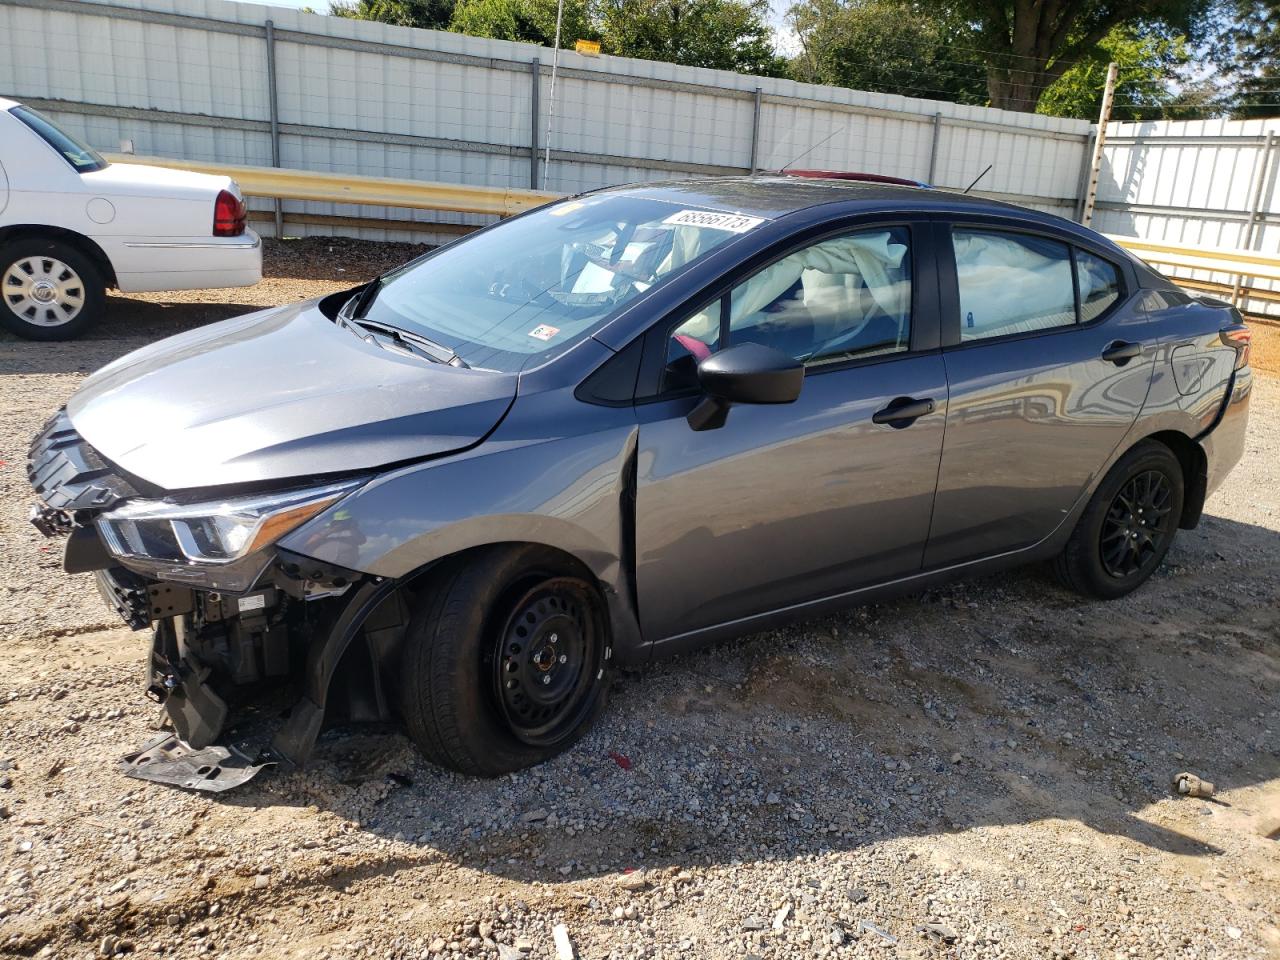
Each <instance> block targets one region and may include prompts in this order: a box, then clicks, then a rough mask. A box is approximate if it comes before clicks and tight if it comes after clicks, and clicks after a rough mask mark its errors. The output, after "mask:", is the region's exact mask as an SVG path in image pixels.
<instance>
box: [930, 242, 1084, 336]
mask: <svg viewBox="0 0 1280 960" xmlns="http://www.w3.org/2000/svg"><path fill="white" fill-rule="evenodd" d="M952 243H953V246H954V248H955V257H956V280H957V282H958V285H959V292H960V340H961V342H965V341H969V340H983V339H987V338H989V337H1003V336H1008V335H1009V334H1015V333H1033V332H1035V331H1037V330H1050V329H1053V328H1054V327H1069V326H1072V325H1074V324H1075V322H1076V298H1075V284H1074V282H1073V280H1072V276H1071V249H1070V248H1069V247H1068V246H1067V245H1066V244H1065V243H1059V242H1058V241H1056V240H1049V239H1047V238H1045V237H1034V236H1028V235H1026V234H1018V233H1000V232H998V231H992V230H970V229H964V228H959V227H958V228H956V229H955V230H954V231H953V233H952Z"/></svg>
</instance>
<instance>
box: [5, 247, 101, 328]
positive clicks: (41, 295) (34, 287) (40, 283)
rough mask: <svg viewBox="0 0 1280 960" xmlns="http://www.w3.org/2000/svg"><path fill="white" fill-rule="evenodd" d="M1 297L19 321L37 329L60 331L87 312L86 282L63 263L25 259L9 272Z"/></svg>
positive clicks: (42, 258) (20, 260) (12, 265)
mask: <svg viewBox="0 0 1280 960" xmlns="http://www.w3.org/2000/svg"><path fill="white" fill-rule="evenodd" d="M0 297H3V298H4V305H5V306H6V307H8V308H9V311H10V312H11V313H13V314H14V315H15V316H16V317H18V319H20V320H24V321H26V322H27V323H30V324H32V325H33V326H37V327H60V326H62V325H63V324H64V323H70V322H71V321H72V320H74V319H75V318H76V317H77V316H79V315H80V311H81V310H83V309H84V301H85V289H84V281H83V280H81V279H80V274H78V273H76V272H75V271H74V270H72V269H71V267H69V266H67V265H66V264H65V263H63V262H62V261H61V260H56V259H54V258H53V257H41V256H30V257H22V258H21V259H19V260H16V261H14V262H13V263H11V264H9V266H8V267H6V268H5V271H4V277H3V278H0Z"/></svg>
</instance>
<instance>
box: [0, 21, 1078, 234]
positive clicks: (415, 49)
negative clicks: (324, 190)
mask: <svg viewBox="0 0 1280 960" xmlns="http://www.w3.org/2000/svg"><path fill="white" fill-rule="evenodd" d="M321 2H323V0H321ZM551 55H552V51H551V50H548V49H545V48H542V47H536V46H532V45H529V44H518V43H508V42H505V41H497V40H485V39H480V38H476V37H467V36H462V35H459V34H453V33H442V32H437V31H427V30H415V29H410V28H404V27H393V26H387V25H385V24H380V23H368V22H362V21H355V20H344V19H339V18H335V17H323V16H316V15H311V14H304V13H300V12H298V11H295V10H285V9H279V8H270V7H262V6H257V5H252V4H241V3H232V2H226V0H101V2H100V0H0V95H7V96H11V97H13V98H15V99H19V100H24V101H26V102H28V103H30V104H31V105H33V106H35V107H37V108H39V109H41V110H44V111H46V112H48V113H50V114H51V115H52V116H54V117H55V118H56V119H57V120H58V122H60V123H62V124H64V125H65V126H66V127H67V128H68V129H69V130H70V131H72V132H74V133H77V134H79V135H81V136H83V137H84V138H85V139H86V140H87V141H88V142H90V143H91V144H92V145H94V146H96V147H99V148H102V149H104V150H117V149H119V145H120V141H122V140H130V141H132V143H133V147H134V149H135V151H136V152H137V153H139V154H151V155H157V156H168V157H176V158H184V159H191V160H204V161H210V162H221V163H232V164H249V165H259V166H270V165H278V166H283V167H292V168H298V169H305V170H320V171H326V172H335V173H354V174H365V175H372V176H385V177H406V178H416V179H422V180H437V181H445V182H452V183H467V184H483V185H488V186H499V187H501V186H518V187H529V186H534V185H536V186H538V187H545V189H548V190H552V191H556V192H561V193H569V192H576V191H579V190H584V189H592V188H596V187H601V186H606V185H609V184H615V183H625V182H632V181H638V180H652V179H669V178H671V177H680V176H687V175H691V174H692V175H709V174H724V173H746V172H748V171H750V170H752V169H777V168H779V167H781V166H783V165H785V164H787V163H788V162H790V161H797V160H799V164H798V165H800V166H805V167H816V168H823V169H843V170H865V171H873V172H879V173H888V174H893V175H896V176H904V177H911V178H915V179H921V180H929V181H931V182H934V183H937V184H939V185H943V186H952V187H963V186H965V185H967V184H968V182H969V181H971V180H972V179H973V178H974V177H976V176H977V175H978V173H980V172H981V171H982V169H983V168H984V167H985V166H987V164H989V163H992V164H994V168H993V170H992V172H991V173H990V174H988V175H987V177H985V178H984V179H983V181H982V183H981V184H980V188H979V189H978V190H976V191H975V192H977V193H983V194H986V195H988V196H996V197H1001V198H1004V199H1009V200H1012V201H1014V202H1017V203H1023V204H1026V205H1028V206H1034V207H1037V208H1040V209H1044V210H1049V211H1053V212H1057V213H1062V214H1064V215H1067V216H1071V215H1072V214H1073V213H1074V211H1075V208H1076V197H1077V195H1078V193H1079V186H1080V180H1081V175H1082V172H1083V169H1084V166H1085V160H1086V149H1087V142H1088V135H1089V124H1087V123H1085V122H1083V121H1078V120H1062V119H1057V118H1052V117H1041V116H1034V115H1028V114H1020V113H1011V112H1007V111H1002V110H989V109H985V108H980V107H967V106H961V105H958V104H952V103H942V102H938V101H932V100H917V99H911V98H907V97H898V96H892V95H887V94H875V93H864V92H860V91H854V90H847V89H843V88H837V87H821V86H814V85H809V84H800V83H795V82H793V81H788V80H773V79H767V78H760V77H750V76H744V75H741V74H734V73H728V72H724V71H716V70H703V69H698V68H692V67H680V66H675V65H672V64H665V63H654V62H650V61H643V60H630V59H625V58H620V57H602V58H598V59H597V58H587V57H582V56H579V55H577V54H575V53H567V52H566V53H562V54H561V58H560V70H559V76H558V79H557V82H556V96H555V101H556V102H555V119H554V127H553V130H552V136H551V146H552V150H551V162H550V164H549V166H548V167H547V168H546V169H545V170H544V169H542V164H541V153H542V148H543V147H544V146H545V144H546V137H547V122H548V107H549V100H550V72H551V71H550V58H551ZM255 205H256V206H258V208H259V209H258V211H257V213H258V216H259V217H262V216H264V215H265V214H266V208H269V205H270V201H256V202H255ZM406 217H411V218H412V222H413V223H416V224H417V225H418V226H419V229H416V230H414V231H413V232H412V234H406V233H405V232H404V229H403V228H404V226H405V218H406ZM284 219H285V224H286V232H287V233H289V234H291V235H292V234H305V233H329V234H332V233H335V232H338V233H345V234H351V235H356V236H362V237H366V238H369V239H384V238H385V239H406V238H407V237H408V236H409V235H413V236H415V237H416V238H417V239H424V240H433V239H439V238H440V237H441V236H442V235H447V234H448V233H450V232H456V231H457V227H456V226H453V227H452V228H451V226H450V225H458V224H463V225H465V224H473V223H478V222H484V218H482V217H479V218H478V217H475V216H470V215H465V214H447V213H437V212H434V211H416V212H413V213H407V212H406V211H404V210H389V209H386V208H381V207H352V206H350V205H341V206H339V205H333V204H322V203H314V202H293V201H289V202H286V205H285V212H284ZM259 225H260V226H262V227H263V228H264V232H266V233H271V232H272V224H271V222H270V217H269V216H268V217H267V222H265V223H261V224H259ZM389 227H391V229H389Z"/></svg>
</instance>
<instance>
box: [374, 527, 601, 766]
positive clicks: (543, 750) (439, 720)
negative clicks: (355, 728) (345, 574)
mask: <svg viewBox="0 0 1280 960" xmlns="http://www.w3.org/2000/svg"><path fill="white" fill-rule="evenodd" d="M609 653H610V650H609V633H608V618H607V616H606V615H605V610H604V605H603V602H602V600H601V598H600V595H599V591H598V590H597V589H596V587H595V586H594V584H592V583H590V582H589V581H588V579H587V578H586V577H585V576H584V575H583V572H582V571H580V570H578V569H577V568H576V565H575V564H573V563H572V562H570V561H568V560H566V559H565V558H564V557H563V556H561V555H560V554H558V553H556V552H555V551H552V550H547V549H545V548H542V547H534V546H528V547H509V548H489V549H486V550H483V551H480V552H478V553H476V554H472V555H468V556H467V557H464V558H461V559H460V560H458V561H454V562H451V563H449V564H447V565H446V566H445V567H444V568H443V569H442V570H440V571H439V572H438V573H437V575H436V576H435V577H433V579H432V581H431V582H430V584H429V586H428V588H427V589H426V591H424V593H423V594H422V595H421V596H420V597H419V599H418V601H417V603H416V609H415V610H414V613H413V616H412V619H411V622H410V626H409V631H408V634H407V636H406V637H405V648H404V653H403V661H402V668H403V669H402V671H401V677H400V691H399V693H400V711H401V714H402V716H403V718H404V721H405V725H406V727H407V728H408V730H409V734H410V736H411V737H412V738H413V740H414V741H415V742H416V743H417V744H418V746H419V747H420V748H421V749H422V751H423V753H424V754H426V756H427V758H428V759H430V760H432V761H434V762H435V763H439V764H440V765H442V766H446V767H449V768H451V769H454V770H457V771H459V772H461V773H468V774H473V775H479V776H499V775H501V774H504V773H509V772H511V771H513V770H519V769H522V768H524V767H528V766H531V765H533V764H535V763H540V762H542V761H543V760H546V759H548V758H550V757H553V756H555V755H556V754H558V753H561V752H563V751H564V750H566V749H568V748H569V747H570V746H572V745H573V744H574V743H575V742H577V740H578V739H580V738H581V737H582V736H583V734H585V733H586V732H587V730H588V729H590V727H591V724H592V723H593V722H594V721H595V719H596V717H597V716H599V714H600V712H601V710H602V709H603V708H604V704H605V700H606V695H607V689H608V680H607V665H608V661H609Z"/></svg>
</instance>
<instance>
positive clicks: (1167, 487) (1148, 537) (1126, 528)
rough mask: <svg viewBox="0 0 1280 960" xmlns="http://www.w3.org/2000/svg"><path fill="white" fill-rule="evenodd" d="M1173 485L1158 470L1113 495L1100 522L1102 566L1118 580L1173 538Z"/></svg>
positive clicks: (1147, 561) (1148, 560)
mask: <svg viewBox="0 0 1280 960" xmlns="http://www.w3.org/2000/svg"><path fill="white" fill-rule="evenodd" d="M1173 529H1174V523H1173V484H1172V483H1171V482H1170V481H1169V478H1168V477H1167V476H1166V475H1165V474H1164V473H1163V472H1162V471H1159V470H1146V471H1144V472H1142V473H1140V474H1138V475H1137V476H1134V477H1132V478H1131V479H1130V480H1129V481H1128V482H1127V483H1126V484H1125V485H1124V486H1123V487H1122V488H1121V489H1120V492H1119V493H1117V494H1116V496H1115V499H1114V500H1112V501H1111V507H1110V508H1109V509H1108V510H1107V515H1106V519H1105V520H1104V521H1103V523H1102V536H1101V537H1100V539H1099V543H1098V549H1099V552H1100V555H1101V558H1102V567H1103V569H1104V570H1106V572H1107V573H1108V574H1109V575H1110V576H1112V577H1115V578H1116V579H1118V580H1122V579H1125V578H1127V577H1131V576H1133V575H1134V574H1136V573H1138V572H1139V571H1141V570H1142V569H1143V568H1144V567H1146V566H1147V565H1148V564H1152V565H1154V564H1153V563H1152V561H1153V560H1154V559H1155V558H1156V557H1157V556H1159V555H1162V554H1163V552H1164V550H1163V549H1162V548H1164V547H1165V546H1166V541H1167V540H1169V538H1170V537H1171V535H1172V532H1173Z"/></svg>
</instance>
